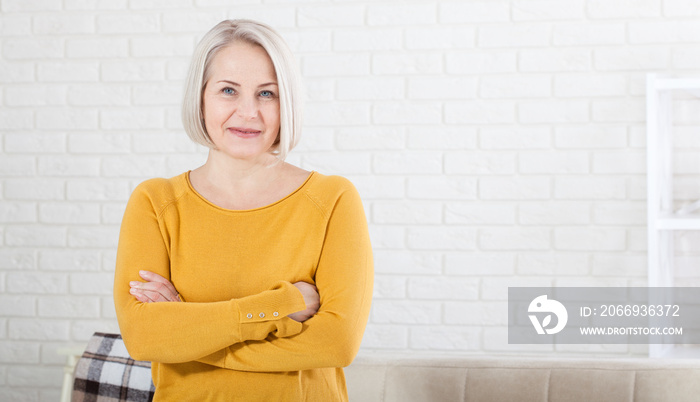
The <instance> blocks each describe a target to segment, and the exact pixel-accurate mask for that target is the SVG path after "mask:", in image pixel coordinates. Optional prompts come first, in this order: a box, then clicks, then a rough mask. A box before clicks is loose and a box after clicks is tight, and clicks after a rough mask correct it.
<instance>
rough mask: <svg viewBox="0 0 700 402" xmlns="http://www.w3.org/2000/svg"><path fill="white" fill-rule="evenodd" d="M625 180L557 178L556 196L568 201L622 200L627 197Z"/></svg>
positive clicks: (594, 177) (591, 177) (609, 178)
mask: <svg viewBox="0 0 700 402" xmlns="http://www.w3.org/2000/svg"><path fill="white" fill-rule="evenodd" d="M626 193H627V191H626V185H625V179H624V178H617V177H600V176H598V177H596V176H584V177H556V178H554V196H555V198H557V199H568V200H575V199H579V200H605V199H622V198H625V196H626Z"/></svg>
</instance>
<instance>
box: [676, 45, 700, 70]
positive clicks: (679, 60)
mask: <svg viewBox="0 0 700 402" xmlns="http://www.w3.org/2000/svg"><path fill="white" fill-rule="evenodd" d="M699 52H700V48H698V47H690V46H683V47H680V48H675V49H672V50H671V67H673V68H690V69H698V68H700V54H699Z"/></svg>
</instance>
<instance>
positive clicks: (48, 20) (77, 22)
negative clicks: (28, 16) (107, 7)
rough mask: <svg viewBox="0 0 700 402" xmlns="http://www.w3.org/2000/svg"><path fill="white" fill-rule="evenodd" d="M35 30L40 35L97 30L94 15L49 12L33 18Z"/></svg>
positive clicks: (71, 33)
mask: <svg viewBox="0 0 700 402" xmlns="http://www.w3.org/2000/svg"><path fill="white" fill-rule="evenodd" d="M32 22H33V24H32V26H33V32H34V33H35V34H38V35H75V34H91V33H94V32H95V17H94V16H92V15H77V14H75V15H71V14H63V13H60V14H56V13H54V14H49V15H36V16H34V17H33V18H32Z"/></svg>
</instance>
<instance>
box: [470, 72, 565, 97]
mask: <svg viewBox="0 0 700 402" xmlns="http://www.w3.org/2000/svg"><path fill="white" fill-rule="evenodd" d="M479 95H480V96H481V97H483V98H528V99H529V98H542V97H550V96H551V95H552V78H551V77H550V76H549V75H523V74H520V75H493V76H485V77H482V78H481V85H480V87H479Z"/></svg>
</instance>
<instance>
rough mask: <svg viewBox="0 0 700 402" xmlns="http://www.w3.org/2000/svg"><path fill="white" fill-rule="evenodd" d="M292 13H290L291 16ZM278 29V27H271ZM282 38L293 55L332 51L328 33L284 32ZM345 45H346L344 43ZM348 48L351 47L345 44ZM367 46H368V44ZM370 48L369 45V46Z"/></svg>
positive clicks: (330, 37) (331, 42)
mask: <svg viewBox="0 0 700 402" xmlns="http://www.w3.org/2000/svg"><path fill="white" fill-rule="evenodd" d="M293 14H294V12H292V15H293ZM272 26H274V27H278V25H272ZM282 36H283V37H284V39H285V42H287V45H288V46H289V48H290V49H291V50H292V53H294V54H300V53H319V52H326V53H328V52H330V51H331V50H332V49H333V36H332V35H331V32H330V31H310V32H299V31H297V30H295V31H292V32H284V33H282ZM346 44H347V43H346ZM347 45H348V46H353V45H350V44H347ZM368 45H369V44H368ZM370 46H371V45H370Z"/></svg>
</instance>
